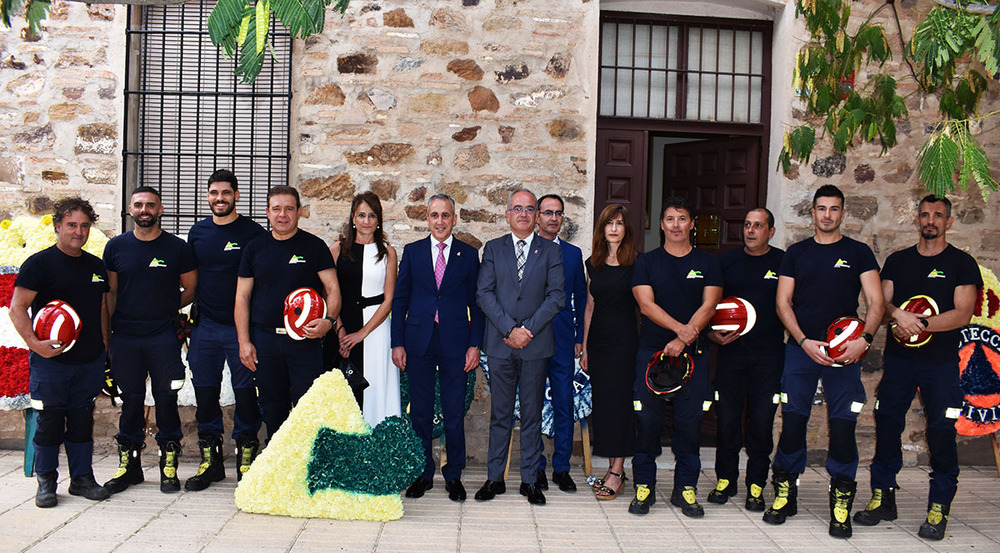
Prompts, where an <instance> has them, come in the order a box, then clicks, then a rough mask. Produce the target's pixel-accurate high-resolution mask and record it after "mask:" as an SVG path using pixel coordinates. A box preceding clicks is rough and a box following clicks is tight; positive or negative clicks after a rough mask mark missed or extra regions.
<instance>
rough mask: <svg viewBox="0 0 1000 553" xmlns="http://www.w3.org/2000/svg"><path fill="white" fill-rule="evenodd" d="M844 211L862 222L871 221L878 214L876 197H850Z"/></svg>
mask: <svg viewBox="0 0 1000 553" xmlns="http://www.w3.org/2000/svg"><path fill="white" fill-rule="evenodd" d="M844 210H845V211H846V212H847V213H848V215H851V216H852V217H857V218H858V219H861V220H862V221H868V220H871V219H872V217H875V215H877V214H878V197H877V196H850V197H849V198H848V199H847V205H845V206H844Z"/></svg>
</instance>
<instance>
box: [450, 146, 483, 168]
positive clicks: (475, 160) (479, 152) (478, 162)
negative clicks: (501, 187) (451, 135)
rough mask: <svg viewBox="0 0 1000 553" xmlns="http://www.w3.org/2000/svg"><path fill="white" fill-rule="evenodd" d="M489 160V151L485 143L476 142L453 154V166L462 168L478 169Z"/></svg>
mask: <svg viewBox="0 0 1000 553" xmlns="http://www.w3.org/2000/svg"><path fill="white" fill-rule="evenodd" d="M489 162H490V151H489V149H488V148H487V147H486V145H485V144H476V145H475V146H471V147H469V148H463V149H461V150H459V151H458V152H457V153H456V154H455V167H458V168H459V169H464V170H466V171H468V170H470V169H478V168H480V167H483V166H485V165H486V164H487V163H489Z"/></svg>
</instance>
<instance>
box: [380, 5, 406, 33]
mask: <svg viewBox="0 0 1000 553" xmlns="http://www.w3.org/2000/svg"><path fill="white" fill-rule="evenodd" d="M382 24H383V25H385V26H386V27H395V28H397V29H405V28H412V27H413V19H410V16H408V15H406V10H404V9H403V8H397V9H395V10H391V11H387V12H385V13H384V14H382Z"/></svg>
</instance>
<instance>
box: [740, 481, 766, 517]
mask: <svg viewBox="0 0 1000 553" xmlns="http://www.w3.org/2000/svg"><path fill="white" fill-rule="evenodd" d="M745 508H746V510H748V511H755V512H758V513H761V512H764V509H766V508H767V506H766V505H764V487H763V486H759V485H757V484H750V486H749V487H748V488H747V501H746V505H745Z"/></svg>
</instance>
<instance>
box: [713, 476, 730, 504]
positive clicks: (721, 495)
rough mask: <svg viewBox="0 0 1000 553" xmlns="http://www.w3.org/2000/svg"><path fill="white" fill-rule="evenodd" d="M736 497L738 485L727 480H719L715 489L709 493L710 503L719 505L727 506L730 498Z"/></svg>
mask: <svg viewBox="0 0 1000 553" xmlns="http://www.w3.org/2000/svg"><path fill="white" fill-rule="evenodd" d="M734 495H736V483H735V482H732V481H730V480H727V479H725V478H719V481H718V482H717V483H716V484H715V489H714V490H712V491H710V492H708V502H709V503H715V504H717V505H725V504H726V502H728V501H729V498H730V497H733V496H734Z"/></svg>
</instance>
